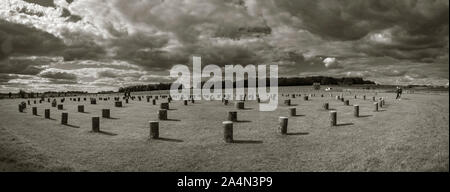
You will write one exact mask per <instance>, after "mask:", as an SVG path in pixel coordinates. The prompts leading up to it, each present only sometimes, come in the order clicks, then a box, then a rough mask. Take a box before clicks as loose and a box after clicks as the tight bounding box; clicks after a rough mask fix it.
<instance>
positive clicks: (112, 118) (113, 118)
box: [103, 117, 120, 120]
mask: <svg viewBox="0 0 450 192" xmlns="http://www.w3.org/2000/svg"><path fill="white" fill-rule="evenodd" d="M103 118H105V119H111V120H117V119H120V118H116V117H103Z"/></svg>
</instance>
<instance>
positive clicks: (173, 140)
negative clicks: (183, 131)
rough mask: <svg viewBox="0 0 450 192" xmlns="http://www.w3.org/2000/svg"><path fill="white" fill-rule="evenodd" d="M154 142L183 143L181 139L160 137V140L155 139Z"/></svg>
mask: <svg viewBox="0 0 450 192" xmlns="http://www.w3.org/2000/svg"><path fill="white" fill-rule="evenodd" d="M154 140H160V141H168V142H177V143H181V142H183V140H181V139H171V138H165V137H159V138H157V139H154Z"/></svg>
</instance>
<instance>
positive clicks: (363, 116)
mask: <svg viewBox="0 0 450 192" xmlns="http://www.w3.org/2000/svg"><path fill="white" fill-rule="evenodd" d="M372 116H373V115H360V116H359V117H372Z"/></svg>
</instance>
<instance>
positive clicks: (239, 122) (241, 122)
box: [235, 120, 252, 123]
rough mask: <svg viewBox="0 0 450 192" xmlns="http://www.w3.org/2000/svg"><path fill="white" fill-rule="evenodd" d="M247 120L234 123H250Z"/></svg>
mask: <svg viewBox="0 0 450 192" xmlns="http://www.w3.org/2000/svg"><path fill="white" fill-rule="evenodd" d="M251 122H252V121H249V120H236V121H235V123H251Z"/></svg>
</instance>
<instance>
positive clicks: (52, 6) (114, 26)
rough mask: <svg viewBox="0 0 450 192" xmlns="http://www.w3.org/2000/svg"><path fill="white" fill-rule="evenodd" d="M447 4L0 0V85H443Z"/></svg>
mask: <svg viewBox="0 0 450 192" xmlns="http://www.w3.org/2000/svg"><path fill="white" fill-rule="evenodd" d="M448 8H449V1H448V0H422V1H421V0H335V1H334V0H148V1H145V0H127V1H124V0H95V1H92V0H25V1H22V0H1V1H0V46H1V47H0V92H9V91H12V92H16V91H18V90H19V89H23V90H26V91H35V92H44V91H67V90H76V91H88V92H96V91H106V90H117V89H118V88H119V87H123V86H130V85H137V84H150V83H157V82H166V83H167V82H173V81H174V79H172V78H170V77H169V70H170V69H171V68H172V66H174V65H177V64H183V65H192V64H191V62H192V56H193V55H195V56H201V57H202V65H203V66H205V65H207V64H215V65H219V66H221V67H223V66H224V65H237V64H240V65H248V64H254V65H260V64H266V65H278V67H279V76H280V77H294V76H295V77H305V76H316V75H322V76H331V77H362V78H364V79H367V80H372V81H374V82H376V83H379V84H397V85H408V84H424V85H444V86H448V84H449V38H448V37H449V30H448V24H449V20H448V18H449V10H448Z"/></svg>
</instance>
